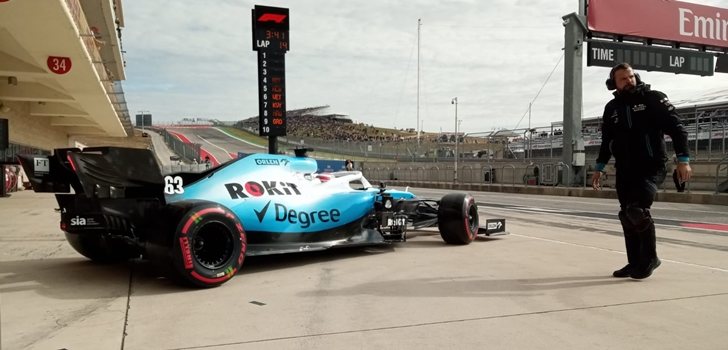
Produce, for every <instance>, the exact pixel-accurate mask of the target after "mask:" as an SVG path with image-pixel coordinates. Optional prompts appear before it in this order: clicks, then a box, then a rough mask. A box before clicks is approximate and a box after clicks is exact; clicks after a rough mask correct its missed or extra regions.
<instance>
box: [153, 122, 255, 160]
mask: <svg viewBox="0 0 728 350" xmlns="http://www.w3.org/2000/svg"><path fill="white" fill-rule="evenodd" d="M167 130H168V131H170V132H173V133H178V134H181V135H184V136H185V137H186V138H187V139H188V140H189V141H190V142H192V143H199V144H200V145H201V147H202V149H203V150H204V151H206V152H208V153H209V154H210V155H212V157H214V158H215V159H217V161H218V162H220V163H225V162H227V161H229V160H231V159H233V157H234V156H237V153H238V152H243V153H256V152H257V153H259V152H267V147H261V146H256V145H252V144H250V143H248V142H246V141H244V140H242V139H238V138H235V137H234V136H232V135H228V134H226V133H224V132H223V131H221V130H220V129H217V128H209V127H188V128H167Z"/></svg>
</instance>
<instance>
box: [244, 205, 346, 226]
mask: <svg viewBox="0 0 728 350" xmlns="http://www.w3.org/2000/svg"><path fill="white" fill-rule="evenodd" d="M270 203H271V202H270V201H268V203H266V204H265V206H264V207H263V208H262V209H261V210H255V209H253V211H254V212H255V215H256V216H257V217H258V221H259V222H261V223H262V222H263V219H265V214H266V213H267V212H268V207H269V206H270ZM273 207H274V208H275V209H274V210H275V217H274V218H275V221H278V222H288V223H290V224H292V225H298V226H300V227H301V228H309V227H310V226H311V225H315V224H316V223H325V222H339V219H340V218H341V212H340V211H339V209H329V210H326V209H323V210H312V211H297V210H295V209H288V207H286V206H285V205H283V204H279V203H274V204H273Z"/></svg>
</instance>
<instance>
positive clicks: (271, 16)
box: [258, 13, 288, 24]
mask: <svg viewBox="0 0 728 350" xmlns="http://www.w3.org/2000/svg"><path fill="white" fill-rule="evenodd" d="M286 17H288V16H287V15H280V14H276V13H264V14H262V15H260V17H258V22H275V23H278V24H281V23H283V21H284V20H285V19H286Z"/></svg>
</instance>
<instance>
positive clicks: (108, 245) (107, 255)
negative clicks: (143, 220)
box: [65, 232, 140, 264]
mask: <svg viewBox="0 0 728 350" xmlns="http://www.w3.org/2000/svg"><path fill="white" fill-rule="evenodd" d="M65 234H66V241H68V243H69V244H70V245H71V247H73V249H75V250H76V251H77V252H78V253H80V254H81V255H83V256H85V257H87V258H89V259H90V260H91V261H93V262H95V263H101V264H108V263H114V262H119V261H124V260H128V259H130V258H133V257H136V256H139V254H140V253H139V251H138V250H137V249H135V248H134V247H131V246H129V245H128V244H126V243H125V242H123V241H121V240H119V239H114V238H112V237H111V236H109V235H100V234H97V233H68V232H65Z"/></svg>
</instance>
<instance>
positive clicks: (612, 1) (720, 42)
mask: <svg viewBox="0 0 728 350" xmlns="http://www.w3.org/2000/svg"><path fill="white" fill-rule="evenodd" d="M587 23H588V26H589V30H590V31H592V32H599V33H607V34H616V35H625V36H635V37H641V38H652V39H659V40H665V41H672V42H680V43H689V44H696V45H705V46H708V47H712V48H728V9H724V8H718V7H711V6H704V5H698V4H692V3H688V2H681V1H672V0H639V1H635V0H590V1H589V8H588V9H587Z"/></svg>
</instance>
